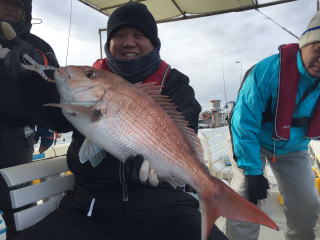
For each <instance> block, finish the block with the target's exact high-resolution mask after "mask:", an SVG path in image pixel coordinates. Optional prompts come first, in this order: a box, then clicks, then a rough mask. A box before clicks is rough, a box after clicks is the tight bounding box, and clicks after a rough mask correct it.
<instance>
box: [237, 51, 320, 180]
mask: <svg viewBox="0 0 320 240" xmlns="http://www.w3.org/2000/svg"><path fill="white" fill-rule="evenodd" d="M296 58H297V67H298V71H299V85H298V90H297V97H296V104H297V103H299V102H300V99H301V98H302V96H303V94H304V92H305V91H306V90H307V89H309V88H310V87H311V86H313V85H314V84H315V82H316V81H317V79H315V78H314V77H312V76H311V75H310V74H309V73H308V72H307V70H306V69H305V67H304V65H303V62H302V59H301V54H300V52H298V53H297V55H296ZM279 69H280V56H279V54H276V55H273V56H270V57H268V58H265V59H264V60H262V61H261V62H259V63H258V64H256V65H255V66H254V68H253V69H252V71H251V72H250V73H249V75H248V76H247V78H246V80H245V81H244V83H243V86H242V88H241V91H240V92H239V95H238V98H237V104H236V106H235V108H234V110H233V116H232V119H231V134H232V139H233V148H234V154H235V156H236V158H237V164H238V166H239V167H240V168H243V169H244V170H245V174H246V175H260V174H262V169H263V167H262V162H261V160H260V149H261V148H265V149H267V150H269V151H270V152H272V153H274V154H275V155H280V154H286V153H291V152H296V151H304V150H307V149H308V144H309V142H310V139H308V138H306V135H307V126H304V127H294V126H292V127H291V129H290V139H289V140H274V139H273V133H274V122H266V123H264V124H263V123H262V120H263V113H264V112H265V110H266V108H267V106H268V105H269V101H270V99H271V111H272V114H273V115H275V109H276V103H277V97H278V96H277V93H278V83H279ZM319 97H320V87H319V86H318V87H317V88H316V89H314V91H312V92H311V93H310V94H309V95H308V96H307V97H306V98H305V99H304V100H303V101H302V102H301V103H300V105H299V106H298V108H297V109H296V110H295V112H294V114H293V118H310V117H311V116H312V113H313V111H314V107H315V106H316V103H317V100H318V98H319Z"/></svg>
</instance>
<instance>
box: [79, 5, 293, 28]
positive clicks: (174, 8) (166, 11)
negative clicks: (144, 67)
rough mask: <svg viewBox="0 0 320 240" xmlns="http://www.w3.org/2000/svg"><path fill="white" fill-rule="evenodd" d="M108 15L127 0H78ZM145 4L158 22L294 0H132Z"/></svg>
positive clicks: (242, 9)
mask: <svg viewBox="0 0 320 240" xmlns="http://www.w3.org/2000/svg"><path fill="white" fill-rule="evenodd" d="M79 1H80V2H82V3H84V4H86V5H88V6H90V7H92V8H94V9H95V10H97V11H99V12H101V13H103V14H105V15H107V16H110V14H111V13H112V12H113V11H114V10H115V9H116V8H117V7H119V6H121V5H122V4H124V3H127V2H129V0H79ZM134 1H135V2H141V3H143V4H145V5H146V6H147V7H148V9H149V10H150V11H151V12H152V14H153V16H154V18H155V19H156V21H157V22H158V23H161V22H171V21H178V20H183V19H190V18H197V17H205V16H211V15H217V14H221V13H228V12H237V11H245V10H250V9H256V8H261V7H267V6H271V5H275V4H280V3H286V2H292V1H296V0H263V2H262V1H261V0H134Z"/></svg>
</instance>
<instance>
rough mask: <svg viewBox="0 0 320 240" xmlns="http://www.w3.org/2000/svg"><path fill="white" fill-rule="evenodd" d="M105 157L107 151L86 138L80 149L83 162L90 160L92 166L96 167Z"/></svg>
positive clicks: (80, 157)
mask: <svg viewBox="0 0 320 240" xmlns="http://www.w3.org/2000/svg"><path fill="white" fill-rule="evenodd" d="M105 157H106V152H105V151H104V150H103V149H102V148H100V147H98V146H97V145H95V144H93V143H92V142H90V141H89V140H88V139H87V138H86V139H85V140H84V142H83V143H82V146H81V148H80V151H79V159H80V162H81V163H85V162H87V161H90V163H91V165H92V167H96V166H98V165H99V164H100V163H101V161H102V160H103V159H104V158H105Z"/></svg>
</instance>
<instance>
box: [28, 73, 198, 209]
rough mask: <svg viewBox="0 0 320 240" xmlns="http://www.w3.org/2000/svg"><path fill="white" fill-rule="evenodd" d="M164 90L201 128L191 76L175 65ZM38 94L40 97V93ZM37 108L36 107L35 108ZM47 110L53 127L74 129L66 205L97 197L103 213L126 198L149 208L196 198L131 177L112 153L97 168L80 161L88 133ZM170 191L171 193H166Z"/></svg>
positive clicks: (79, 205) (78, 204)
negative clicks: (70, 188)
mask: <svg viewBox="0 0 320 240" xmlns="http://www.w3.org/2000/svg"><path fill="white" fill-rule="evenodd" d="M28 87H30V85H29V86H28ZM163 94H164V95H168V96H170V97H171V99H172V100H173V102H174V103H175V104H176V105H177V106H178V110H179V111H181V112H183V113H184V115H185V117H186V119H187V120H188V122H189V123H190V126H191V127H192V128H193V129H194V130H195V131H196V132H197V129H198V116H199V113H200V111H201V106H200V105H199V103H198V102H197V101H196V99H195V95H194V90H193V89H192V87H191V86H190V85H189V79H188V77H187V76H185V75H184V74H182V73H180V72H179V71H177V70H176V69H172V70H171V72H170V75H169V76H168V79H167V81H166V82H165V87H164V89H163ZM34 97H37V98H38V96H34ZM29 100H30V98H29ZM32 101H33V102H39V101H42V102H43V101H44V99H42V100H41V99H38V100H36V99H35V98H33V100H32ZM32 101H31V102H32ZM34 109H35V108H33V111H35V110H34ZM35 114H36V113H35ZM47 114H49V115H50V116H51V119H49V120H48V118H47V117H46V119H47V121H43V119H42V122H43V124H45V125H49V127H50V128H52V129H54V130H56V131H60V132H61V130H63V131H68V130H73V136H72V141H71V145H70V147H69V149H68V153H67V162H68V166H69V168H70V170H71V171H72V172H73V173H74V175H75V186H74V190H73V192H70V193H69V194H67V196H66V197H65V198H64V200H63V201H62V202H61V206H62V207H67V208H76V209H80V210H81V209H82V210H83V211H88V208H89V206H90V202H91V200H92V199H93V198H95V209H96V210H95V212H98V213H99V212H100V213H102V212H104V211H105V210H106V209H109V210H110V211H116V209H117V208H121V206H122V202H125V201H129V202H130V201H131V202H136V203H138V205H140V206H141V208H142V209H146V208H148V207H150V208H161V207H164V206H166V205H174V204H175V203H176V202H181V201H184V200H186V199H189V200H190V199H191V198H192V197H191V196H190V195H189V194H187V193H184V192H182V191H181V190H174V189H173V188H172V187H171V186H170V185H169V184H167V183H161V184H160V186H158V187H156V188H154V187H151V186H149V185H147V184H142V183H137V182H135V181H131V179H130V178H128V176H126V174H125V171H124V169H123V164H122V163H121V162H120V161H119V160H118V159H116V158H114V157H113V156H112V155H110V154H107V157H106V159H104V160H103V161H102V162H101V163H100V164H99V165H98V166H97V167H95V168H93V167H92V166H91V164H90V162H89V161H88V162H86V163H84V164H82V163H80V161H79V156H78V154H79V150H80V147H81V145H82V143H83V141H84V136H82V135H81V134H80V133H79V132H78V131H77V130H75V129H72V128H71V127H70V125H69V124H66V122H64V121H63V120H62V118H61V116H59V114H58V115H55V114H57V113H55V114H52V113H47ZM38 117H39V118H40V119H39V120H40V121H41V118H42V117H43V115H42V114H40V115H38ZM52 119H57V121H55V122H53V121H52ZM65 121H66V120H65ZM167 194H168V197H166V195H167ZM192 201H193V200H192ZM107 202H108V203H107ZM97 209H100V211H97Z"/></svg>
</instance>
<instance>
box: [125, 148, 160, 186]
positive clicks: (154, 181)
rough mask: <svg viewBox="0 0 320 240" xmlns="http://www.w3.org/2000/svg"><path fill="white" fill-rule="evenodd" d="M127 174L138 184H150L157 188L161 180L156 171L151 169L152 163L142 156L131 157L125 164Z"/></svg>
mask: <svg viewBox="0 0 320 240" xmlns="http://www.w3.org/2000/svg"><path fill="white" fill-rule="evenodd" d="M124 167H125V171H126V173H127V174H128V175H129V176H130V177H131V179H133V180H134V181H137V182H142V183H147V182H148V183H149V184H150V185H151V186H153V187H156V186H158V184H159V179H158V176H157V173H156V171H155V170H154V169H153V168H150V162H149V161H148V160H146V159H144V158H143V156H142V155H140V154H139V155H137V156H130V157H129V158H128V159H127V161H126V163H125V164H124Z"/></svg>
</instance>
